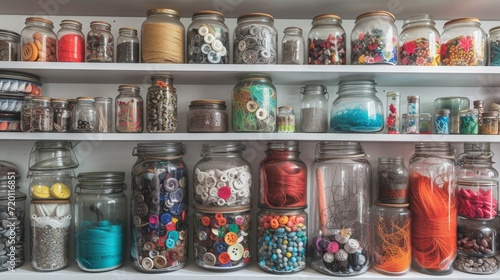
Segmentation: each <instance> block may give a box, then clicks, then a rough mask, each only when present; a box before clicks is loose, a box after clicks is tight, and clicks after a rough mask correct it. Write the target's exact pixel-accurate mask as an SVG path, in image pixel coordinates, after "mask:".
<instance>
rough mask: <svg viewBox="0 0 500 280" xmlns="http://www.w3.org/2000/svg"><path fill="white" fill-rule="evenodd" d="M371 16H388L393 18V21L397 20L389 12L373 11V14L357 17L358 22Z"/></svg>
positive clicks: (368, 13)
mask: <svg viewBox="0 0 500 280" xmlns="http://www.w3.org/2000/svg"><path fill="white" fill-rule="evenodd" d="M370 16H388V17H390V18H392V20H393V21H395V20H396V17H395V16H394V15H393V14H392V13H389V12H387V11H373V12H367V13H363V14H360V15H359V16H357V17H356V21H358V20H360V19H362V18H365V17H370Z"/></svg>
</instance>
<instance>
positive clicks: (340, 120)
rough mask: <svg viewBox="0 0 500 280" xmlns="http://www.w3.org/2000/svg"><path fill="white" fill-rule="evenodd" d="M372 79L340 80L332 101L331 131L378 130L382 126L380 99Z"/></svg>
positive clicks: (382, 110)
mask: <svg viewBox="0 0 500 280" xmlns="http://www.w3.org/2000/svg"><path fill="white" fill-rule="evenodd" d="M375 85H376V84H375V82H374V81H373V80H342V81H340V82H339V89H338V92H337V94H338V95H339V96H338V97H337V98H336V99H335V100H334V101H333V103H332V110H331V116H330V128H331V129H332V131H333V132H341V133H343V132H357V133H360V132H378V131H381V130H382V129H383V128H384V117H383V114H384V109H383V106H382V101H380V99H379V98H378V97H377V96H376V93H377V90H376V89H375Z"/></svg>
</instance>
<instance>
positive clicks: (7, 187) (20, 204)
mask: <svg viewBox="0 0 500 280" xmlns="http://www.w3.org/2000/svg"><path fill="white" fill-rule="evenodd" d="M19 187H20V186H19V184H18V180H17V179H15V175H14V174H12V173H10V172H8V173H7V180H6V181H5V182H3V183H0V222H1V224H2V227H5V230H6V231H5V232H4V233H3V234H0V244H4V245H5V247H4V248H3V249H2V252H0V272H2V271H9V272H12V271H15V269H16V268H17V267H20V266H22V265H23V264H24V249H25V248H24V227H25V222H24V215H25V209H26V195H25V194H24V193H22V192H20V191H19V190H18V189H19ZM5 233H9V234H5Z"/></svg>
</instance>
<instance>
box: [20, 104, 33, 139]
mask: <svg viewBox="0 0 500 280" xmlns="http://www.w3.org/2000/svg"><path fill="white" fill-rule="evenodd" d="M33 97H35V95H26V96H25V97H24V103H23V107H22V108H21V131H24V132H30V131H32V129H33V124H32V115H33Z"/></svg>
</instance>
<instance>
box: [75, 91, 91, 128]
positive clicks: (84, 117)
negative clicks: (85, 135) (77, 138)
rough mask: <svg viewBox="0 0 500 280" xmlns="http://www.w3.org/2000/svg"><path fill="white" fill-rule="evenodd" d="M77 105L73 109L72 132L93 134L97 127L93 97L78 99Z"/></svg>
mask: <svg viewBox="0 0 500 280" xmlns="http://www.w3.org/2000/svg"><path fill="white" fill-rule="evenodd" d="M77 100H78V103H77V104H76V106H75V108H73V112H72V114H71V116H72V122H73V129H72V131H73V132H94V130H95V129H96V127H97V112H96V107H95V101H94V98H93V97H86V96H82V97H78V98H77Z"/></svg>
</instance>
